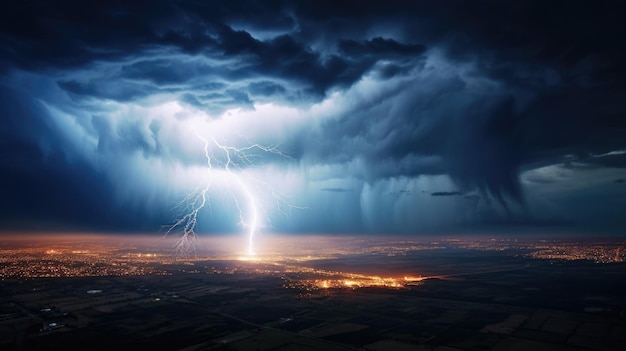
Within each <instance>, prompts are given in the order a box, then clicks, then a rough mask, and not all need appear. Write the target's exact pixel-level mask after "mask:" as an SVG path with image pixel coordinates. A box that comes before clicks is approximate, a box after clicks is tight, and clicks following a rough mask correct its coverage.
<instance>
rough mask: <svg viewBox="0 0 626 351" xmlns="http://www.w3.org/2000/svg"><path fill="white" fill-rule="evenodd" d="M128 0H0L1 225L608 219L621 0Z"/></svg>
mask: <svg viewBox="0 0 626 351" xmlns="http://www.w3.org/2000/svg"><path fill="white" fill-rule="evenodd" d="M129 3H131V4H127V3H126V2H90V1H54V2H49V1H6V2H4V3H3V5H2V10H1V11H0V123H1V124H0V186H1V188H0V229H6V230H14V229H27V230H28V229H32V230H51V231H53V230H54V231H56V230H66V229H67V230H74V229H76V230H94V231H100V230H103V231H112V232H118V231H119V232H135V231H148V232H157V231H159V230H161V229H160V228H161V226H162V225H168V224H172V223H174V222H175V221H176V219H177V218H181V216H184V215H185V214H187V213H189V212H190V211H193V209H198V208H199V207H198V206H199V203H193V202H191V203H190V202H189V201H187V202H184V201H185V199H186V195H187V194H189V193H193V192H194V191H196V193H195V194H198V193H197V191H202V190H203V189H208V190H207V193H206V195H207V204H206V206H204V207H202V208H200V209H199V212H198V217H197V223H196V225H197V227H196V229H197V230H198V231H199V232H201V233H215V232H237V231H241V230H243V227H245V226H247V225H250V223H251V221H252V220H253V219H252V218H253V215H254V214H253V212H255V213H256V212H258V213H257V215H258V221H257V222H258V223H257V225H258V226H259V227H262V230H264V231H268V232H270V231H271V232H287V233H294V232H308V233H416V234H420V233H428V234H430V233H438V232H450V231H452V232H462V231H480V230H503V231H504V230H518V229H519V230H521V229H520V228H534V229H533V230H535V231H551V230H573V231H584V232H588V233H605V232H607V233H608V232H613V233H621V234H624V232H625V231H626V183H625V181H624V180H625V179H626V115H625V113H626V65H625V64H624V63H625V62H626V40H624V38H626V28H625V26H626V21H624V18H623V11H621V5H622V4H621V2H619V1H610V2H609V1H487V0H485V1H392V0H386V1H376V2H370V1H343V2H337V1H220V2H217V1H200V0H198V1H154V0H151V1H145V2H141V1H133V2H129ZM338 3H341V4H338ZM205 141H206V150H205ZM220 146H221V147H220ZM237 150H239V151H240V152H237ZM229 158H230V160H229ZM229 161H230V162H229ZM209 164H210V165H211V169H210V170H209V167H208V165H209ZM193 198H194V197H193V196H192V197H191V198H187V199H188V200H189V199H192V200H193Z"/></svg>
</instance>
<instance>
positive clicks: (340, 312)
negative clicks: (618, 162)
mask: <svg viewBox="0 0 626 351" xmlns="http://www.w3.org/2000/svg"><path fill="white" fill-rule="evenodd" d="M76 239H77V237H76ZM141 240H143V241H144V242H146V243H148V244H150V243H155V242H156V243H157V245H148V246H145V247H141V246H140V245H139V243H140V242H141ZM141 240H140V239H136V238H135V239H132V240H131V241H130V242H132V243H134V244H133V245H134V246H129V245H131V244H130V243H129V241H128V240H126V241H124V240H122V241H121V242H124V244H122V246H118V245H120V239H119V237H117V238H114V239H113V240H110V239H109V240H107V239H106V238H105V237H99V240H96V241H90V240H86V239H84V237H83V239H82V240H81V241H82V242H81V243H74V245H72V246H69V245H70V244H71V243H72V241H71V237H68V238H66V239H65V240H59V239H56V242H57V243H58V242H62V243H65V244H56V246H55V245H54V244H51V243H52V242H54V241H51V242H49V243H45V242H44V243H42V240H41V238H37V241H36V242H33V241H30V242H29V241H27V240H25V239H22V240H21V241H17V242H16V241H15V240H12V241H9V242H7V241H6V240H5V241H4V242H3V243H2V249H3V250H2V252H3V257H5V259H4V262H2V264H1V265H0V269H2V272H3V276H2V283H1V285H0V297H1V300H0V301H1V303H2V304H1V305H0V316H1V320H0V341H1V343H2V345H1V346H2V349H7V350H8V349H16V350H46V349H49V348H50V345H55V346H54V348H55V349H59V348H63V349H71V350H78V349H80V350H131V349H168V350H309V349H310V350H318V349H328V350H355V349H357V350H448V351H451V350H527V349H533V350H581V351H582V350H621V349H623V346H624V345H625V343H626V295H625V294H624V293H623V292H624V291H626V263H625V262H624V258H625V257H624V255H623V253H622V252H623V248H624V245H625V242H624V240H623V239H620V238H608V239H605V240H601V241H600V240H595V241H589V240H582V239H580V238H573V239H571V238H570V239H568V238H559V239H556V240H548V241H546V240H535V239H526V240H525V241H523V242H520V241H517V240H512V239H510V238H506V239H502V238H477V237H472V238H461V239H444V240H439V241H431V240H415V239H410V240H407V239H404V240H397V238H396V239H395V240H394V239H388V240H385V239H376V238H366V239H363V238H358V240H356V239H355V238H344V239H343V248H342V250H341V251H337V250H336V249H332V248H329V247H323V245H327V243H324V244H323V245H322V246H320V247H317V248H315V250H316V251H317V252H318V253H319V254H320V255H324V254H325V255H326V258H323V259H321V258H316V257H311V256H310V255H306V254H305V256H300V255H299V253H298V252H296V251H293V250H292V251H291V252H292V256H290V257H285V256H283V257H277V256H267V257H266V256H263V255H258V256H255V257H242V258H239V259H232V258H224V254H223V253H221V254H211V253H210V252H208V251H213V252H214V251H215V250H206V251H207V252H203V250H202V247H203V245H202V244H208V243H210V242H211V240H210V239H206V240H204V241H201V242H200V244H199V245H198V247H199V249H198V253H197V256H195V257H188V258H180V257H178V258H177V257H173V256H171V255H170V254H168V249H167V246H166V245H165V244H166V243H167V242H163V241H162V240H159V239H155V238H152V240H151V241H150V240H149V238H146V237H144V238H143V239H141ZM222 240H223V239H222ZM276 240H278V241H279V242H282V243H283V244H284V245H292V246H293V247H295V246H297V243H298V239H289V238H278V239H276ZM302 240H305V241H306V240H307V238H306V237H304V238H303V239H302ZM314 240H315V238H309V246H308V247H307V249H311V246H310V243H311V242H314ZM337 240H339V239H337ZM320 242H323V239H320ZM546 242H549V243H550V245H549V247H551V249H549V248H548V246H547V245H546ZM18 243H21V244H18ZM106 243H108V244H106ZM46 245H52V246H46ZM64 245H68V246H64ZM9 246H10V247H9ZM20 247H21V248H22V249H23V248H24V247H26V248H27V249H26V251H24V250H23V251H21V253H20V256H21V257H22V263H23V264H27V265H28V266H27V268H23V269H24V270H27V271H28V272H37V271H38V272H40V273H39V274H40V275H42V276H43V275H45V274H50V273H53V272H60V273H58V274H57V276H54V277H47V278H44V277H19V276H18V272H19V270H17V271H16V270H13V275H9V273H8V272H9V271H10V270H9V268H11V267H14V266H15V265H16V264H15V262H19V261H20V259H13V260H12V261H11V262H7V259H6V257H8V255H10V253H11V252H16V251H19V248H20ZM77 248H78V249H77ZM169 250H171V248H170V249H169ZM26 252H29V255H30V256H27V255H25V253H26ZM72 252H73V253H72ZM105 252H108V254H107V253H105ZM129 252H131V253H132V254H131V255H129V254H128V253H129ZM350 252H355V253H354V254H351V253H350ZM555 252H558V253H559V254H558V255H557V254H555ZM93 253H98V256H97V258H95V260H96V261H98V262H93V260H94V258H93V257H91V258H90V256H89V255H90V254H93ZM220 255H222V258H220V257H219V256H220ZM550 257H551V258H550ZM81 265H85V266H92V267H95V266H99V268H98V269H99V270H93V271H91V273H85V272H87V271H84V270H83V271H80V270H76V269H79V268H81V267H80V266H81ZM46 267H50V268H51V269H48V270H46ZM59 267H61V268H62V267H69V268H68V270H67V271H66V273H62V270H59ZM114 267H123V269H121V270H118V271H110V270H108V269H113V268H114ZM38 269H40V270H38ZM73 269H74V270H73ZM78 272H82V273H78ZM107 272H108V273H107ZM368 272H369V273H368ZM372 272H375V273H372ZM73 275H76V276H73ZM81 275H84V276H81Z"/></svg>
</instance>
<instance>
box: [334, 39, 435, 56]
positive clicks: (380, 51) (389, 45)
mask: <svg viewBox="0 0 626 351" xmlns="http://www.w3.org/2000/svg"><path fill="white" fill-rule="evenodd" d="M339 49H340V50H341V51H342V52H343V53H345V54H347V55H349V56H353V57H357V58H361V57H363V56H366V55H372V56H377V57H386V56H389V57H393V56H406V55H419V54H422V53H424V52H425V51H426V47H425V46H424V45H415V44H413V45H406V44H401V43H398V42H397V41H395V40H393V39H385V38H381V37H376V38H373V39H371V40H366V41H364V42H357V41H355V40H341V41H339Z"/></svg>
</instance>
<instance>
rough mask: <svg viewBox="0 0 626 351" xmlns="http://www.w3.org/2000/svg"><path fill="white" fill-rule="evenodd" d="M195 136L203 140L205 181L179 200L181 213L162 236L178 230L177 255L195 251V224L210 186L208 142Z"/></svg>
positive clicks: (177, 207)
mask: <svg viewBox="0 0 626 351" xmlns="http://www.w3.org/2000/svg"><path fill="white" fill-rule="evenodd" d="M196 136H197V137H198V138H199V139H200V140H202V141H203V142H204V155H205V157H206V161H207V171H208V176H207V183H206V186H205V187H204V188H203V189H200V190H199V191H195V192H192V193H190V194H189V195H187V196H186V197H185V198H184V199H183V200H182V201H181V202H179V203H178V204H177V205H176V206H175V208H176V209H178V210H179V213H182V214H183V215H182V216H181V217H180V218H179V219H178V220H176V221H175V222H174V224H172V225H170V226H167V231H166V233H165V235H164V237H167V236H168V235H169V234H171V233H172V232H174V231H180V232H181V235H180V238H179V239H178V241H177V242H176V244H175V245H174V247H175V249H176V253H177V254H179V255H184V256H186V255H188V254H190V253H194V254H195V253H196V239H197V234H196V225H197V224H198V213H199V212H200V210H201V209H203V208H204V206H205V205H206V203H207V192H208V191H209V189H210V188H211V184H212V176H211V170H212V168H213V167H212V165H211V156H210V155H209V143H208V141H207V140H206V139H205V138H203V137H202V136H201V135H200V134H198V133H196Z"/></svg>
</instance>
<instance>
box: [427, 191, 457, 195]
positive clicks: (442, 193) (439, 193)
mask: <svg viewBox="0 0 626 351" xmlns="http://www.w3.org/2000/svg"><path fill="white" fill-rule="evenodd" d="M461 195H463V193H462V192H460V191H435V192H432V193H430V196H461Z"/></svg>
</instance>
